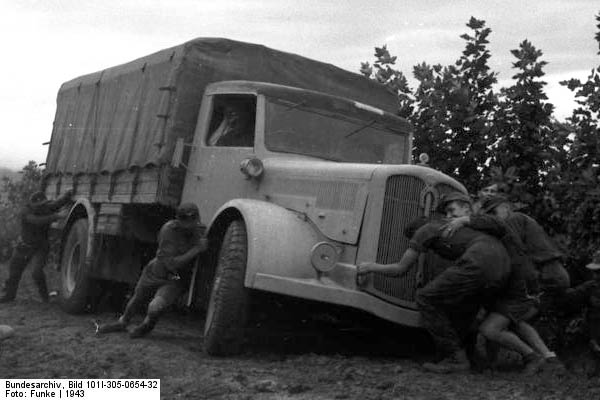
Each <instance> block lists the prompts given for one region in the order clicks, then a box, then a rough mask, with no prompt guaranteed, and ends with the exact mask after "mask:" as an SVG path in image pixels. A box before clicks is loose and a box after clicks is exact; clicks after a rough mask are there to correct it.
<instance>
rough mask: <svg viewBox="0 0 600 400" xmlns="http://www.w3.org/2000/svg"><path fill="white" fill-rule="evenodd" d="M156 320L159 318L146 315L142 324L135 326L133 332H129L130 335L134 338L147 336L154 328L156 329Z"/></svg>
mask: <svg viewBox="0 0 600 400" xmlns="http://www.w3.org/2000/svg"><path fill="white" fill-rule="evenodd" d="M156 321H157V320H156V319H155V318H148V317H146V318H145V319H144V321H143V322H142V323H141V324H139V325H138V326H136V327H135V328H133V329H132V330H131V332H129V337H130V338H132V339H137V338H141V337H144V336H146V335H147V334H149V333H150V332H151V331H152V329H154V326H155V325H156Z"/></svg>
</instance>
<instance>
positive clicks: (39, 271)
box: [31, 249, 48, 302]
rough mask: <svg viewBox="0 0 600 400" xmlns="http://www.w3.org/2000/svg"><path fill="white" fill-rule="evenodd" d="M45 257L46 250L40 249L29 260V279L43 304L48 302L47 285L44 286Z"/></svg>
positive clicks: (46, 254)
mask: <svg viewBox="0 0 600 400" xmlns="http://www.w3.org/2000/svg"><path fill="white" fill-rule="evenodd" d="M47 256H48V250H47V249H41V250H38V251H37V252H36V253H35V254H34V255H33V257H32V259H31V265H32V268H31V278H32V279H33V282H34V283H35V285H36V287H37V289H38V293H39V294H40V298H41V299H42V301H43V302H47V301H48V285H47V284H46V274H44V267H45V266H46V259H47Z"/></svg>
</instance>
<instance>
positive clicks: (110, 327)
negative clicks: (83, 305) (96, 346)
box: [96, 321, 127, 334]
mask: <svg viewBox="0 0 600 400" xmlns="http://www.w3.org/2000/svg"><path fill="white" fill-rule="evenodd" d="M126 330H127V324H126V323H124V322H121V321H116V322H110V323H108V324H102V325H98V328H97V329H96V333H100V334H102V333H112V332H125V331H126Z"/></svg>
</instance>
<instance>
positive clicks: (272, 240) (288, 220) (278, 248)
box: [210, 199, 323, 287]
mask: <svg viewBox="0 0 600 400" xmlns="http://www.w3.org/2000/svg"><path fill="white" fill-rule="evenodd" d="M232 211H237V212H238V213H239V214H240V215H241V216H242V218H243V220H244V223H245V224H246V231H247V234H248V262H247V266H246V278H245V285H246V287H254V283H255V279H256V274H257V273H261V274H269V275H276V276H282V277H286V278H295V279H314V278H316V277H317V272H316V271H315V269H314V268H313V267H312V265H311V261H310V254H311V249H312V247H313V246H314V245H315V244H316V243H317V242H319V241H321V240H323V236H322V235H320V234H319V233H318V232H317V231H316V230H315V229H314V227H313V225H312V224H311V223H310V222H309V221H308V219H307V218H306V217H305V216H304V215H302V214H299V213H295V212H292V211H290V210H287V209H285V208H283V207H280V206H278V205H275V204H272V203H267V202H264V201H259V200H249V199H235V200H231V201H229V202H227V203H226V204H225V205H223V206H222V207H221V208H220V209H219V211H218V212H217V213H216V215H215V217H214V218H213V220H212V221H211V223H210V226H212V225H213V224H214V223H215V221H216V220H218V219H219V216H220V215H222V214H224V213H231V212H232Z"/></svg>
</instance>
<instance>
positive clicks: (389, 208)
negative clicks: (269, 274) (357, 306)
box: [367, 175, 457, 305]
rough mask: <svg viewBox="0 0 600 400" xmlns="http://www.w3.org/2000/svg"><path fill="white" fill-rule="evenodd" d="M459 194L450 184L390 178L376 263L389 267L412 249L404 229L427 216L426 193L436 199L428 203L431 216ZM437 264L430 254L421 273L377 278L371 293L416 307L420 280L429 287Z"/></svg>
mask: <svg viewBox="0 0 600 400" xmlns="http://www.w3.org/2000/svg"><path fill="white" fill-rule="evenodd" d="M456 190H457V189H456V188H454V187H452V186H450V185H448V184H438V185H436V186H435V187H434V188H431V187H427V185H426V184H425V182H423V181H422V180H421V179H419V178H417V177H414V176H404V175H394V176H390V177H389V178H388V180H387V183H386V188H385V197H384V202H383V211H382V215H381V229H380V233H379V242H378V247H377V258H376V261H377V262H378V263H383V264H387V263H392V262H397V261H399V260H400V258H401V257H402V255H403V254H404V252H405V251H406V249H407V248H408V239H407V238H406V237H405V236H404V228H405V227H406V226H407V225H408V223H410V222H411V221H412V220H414V219H415V218H417V217H418V216H420V215H423V214H425V210H424V207H425V193H426V192H431V196H432V198H431V199H430V200H431V201H430V202H428V204H429V207H430V209H429V210H427V214H431V213H432V212H433V211H434V208H435V207H436V206H437V204H438V200H439V198H440V197H441V196H442V195H444V194H446V193H449V192H453V191H456ZM436 264H437V265H439V264H440V259H439V258H438V257H437V256H435V255H434V254H427V255H426V256H425V263H424V266H423V269H422V270H421V271H419V269H418V268H412V269H411V271H410V272H409V273H407V274H406V275H404V276H402V277H400V278H396V277H389V276H386V275H384V274H373V277H372V278H373V279H372V286H370V287H369V288H368V289H367V291H370V292H371V293H373V294H375V295H377V296H379V297H382V298H384V299H386V300H388V301H391V302H395V303H401V304H404V305H407V303H408V304H410V303H413V302H414V298H415V292H416V290H417V284H418V282H419V280H420V281H421V283H422V284H425V283H426V282H428V281H429V280H430V279H431V278H433V276H434V275H435V270H434V268H435V266H436ZM435 269H437V268H435ZM418 274H420V277H418V276H417V275H418Z"/></svg>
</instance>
